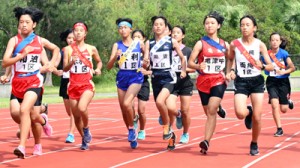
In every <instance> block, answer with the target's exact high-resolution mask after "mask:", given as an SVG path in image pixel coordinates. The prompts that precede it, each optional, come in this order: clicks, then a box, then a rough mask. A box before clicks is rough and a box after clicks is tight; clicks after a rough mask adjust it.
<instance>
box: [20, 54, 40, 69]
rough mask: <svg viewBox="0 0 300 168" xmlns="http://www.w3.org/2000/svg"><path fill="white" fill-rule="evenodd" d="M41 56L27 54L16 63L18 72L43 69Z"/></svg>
mask: <svg viewBox="0 0 300 168" xmlns="http://www.w3.org/2000/svg"><path fill="white" fill-rule="evenodd" d="M40 57H41V55H40V54H27V56H26V57H24V58H23V59H21V60H19V61H18V62H16V71H17V72H34V71H36V70H39V69H40V68H41V63H40Z"/></svg>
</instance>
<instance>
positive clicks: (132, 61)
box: [119, 52, 140, 70]
mask: <svg viewBox="0 0 300 168" xmlns="http://www.w3.org/2000/svg"><path fill="white" fill-rule="evenodd" d="M139 58H140V53H139V52H132V54H131V56H130V57H127V58H126V60H125V61H124V63H123V64H122V65H121V66H120V65H119V68H120V69H124V70H137V69H138V68H140V67H139V65H140V64H139V61H140V59H139Z"/></svg>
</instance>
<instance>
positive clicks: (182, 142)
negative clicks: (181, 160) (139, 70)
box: [179, 133, 190, 144]
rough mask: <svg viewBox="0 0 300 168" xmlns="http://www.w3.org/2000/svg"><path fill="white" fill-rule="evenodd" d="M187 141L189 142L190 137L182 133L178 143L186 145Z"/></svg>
mask: <svg viewBox="0 0 300 168" xmlns="http://www.w3.org/2000/svg"><path fill="white" fill-rule="evenodd" d="M189 140H190V135H189V134H188V133H183V134H182V135H181V138H180V141H179V143H181V144H187V143H189Z"/></svg>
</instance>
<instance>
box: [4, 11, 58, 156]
mask: <svg viewBox="0 0 300 168" xmlns="http://www.w3.org/2000/svg"><path fill="white" fill-rule="evenodd" d="M14 13H15V16H16V18H17V19H18V28H20V29H21V32H20V34H18V35H17V36H15V37H12V38H11V39H10V40H9V42H8V44H7V48H6V51H5V54H4V57H3V62H2V66H3V67H9V66H11V65H13V66H12V68H13V69H12V72H13V76H12V94H11V103H14V102H15V103H14V104H19V107H20V129H21V134H20V143H19V146H18V147H17V148H16V149H15V150H14V154H15V155H17V156H18V157H19V158H24V157H25V144H26V140H27V137H28V134H29V130H30V127H31V125H32V129H33V134H34V137H35V140H36V144H35V146H34V152H33V154H37V155H40V154H41V153H42V146H41V144H40V142H39V139H40V136H41V131H40V130H41V126H40V125H42V126H43V129H44V132H45V133H46V135H48V136H51V134H52V127H51V126H50V124H49V123H48V117H47V115H45V114H41V115H40V109H41V107H40V106H41V101H42V93H43V76H42V75H41V71H53V70H54V69H55V68H54V66H53V65H54V62H55V61H56V59H57V57H58V55H59V48H58V47H57V46H56V45H54V44H53V43H51V42H49V41H48V40H47V39H44V38H42V37H39V36H37V35H35V33H34V28H35V27H36V26H37V24H38V22H39V21H40V20H41V19H42V16H43V12H42V11H40V10H38V9H36V8H20V7H17V8H15V9H14ZM43 47H46V48H47V49H49V50H51V51H52V52H53V58H52V60H51V62H50V63H48V64H47V65H45V66H43V67H42V66H41V63H40V62H41V54H42V51H43ZM40 69H41V70H40ZM16 101H17V102H18V103H16ZM32 109H33V110H32ZM32 122H33V123H35V124H31V123H32Z"/></svg>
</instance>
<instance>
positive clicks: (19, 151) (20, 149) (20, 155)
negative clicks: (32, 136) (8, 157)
mask: <svg viewBox="0 0 300 168" xmlns="http://www.w3.org/2000/svg"><path fill="white" fill-rule="evenodd" d="M14 154H15V155H16V156H18V158H21V159H24V158H25V147H22V146H18V147H17V148H16V149H15V150H14Z"/></svg>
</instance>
